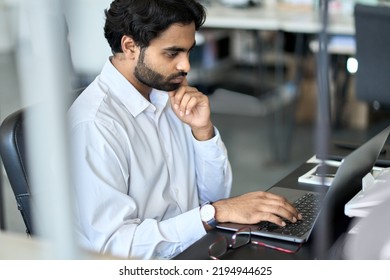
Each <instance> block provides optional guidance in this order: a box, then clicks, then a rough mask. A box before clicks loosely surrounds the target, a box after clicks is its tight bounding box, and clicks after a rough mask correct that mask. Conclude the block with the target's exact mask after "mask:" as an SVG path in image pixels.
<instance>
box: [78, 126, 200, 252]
mask: <svg viewBox="0 0 390 280" xmlns="http://www.w3.org/2000/svg"><path fill="white" fill-rule="evenodd" d="M112 131H116V133H113V132H112ZM117 131H118V128H116V129H109V128H107V127H104V126H101V125H96V124H91V123H88V124H86V123H83V124H79V125H78V126H77V127H75V128H73V129H72V143H73V145H72V146H73V154H72V158H73V161H74V162H73V163H74V164H73V176H74V178H73V179H74V192H75V202H76V203H75V204H76V207H75V208H76V211H75V217H76V219H75V222H76V228H77V234H78V236H79V240H80V243H81V245H82V246H85V247H86V248H88V249H91V250H93V251H98V252H100V253H109V254H112V255H114V256H119V257H124V258H129V257H130V258H135V259H170V258H172V257H174V256H176V255H177V254H179V253H180V252H182V251H183V250H185V249H186V248H188V247H189V246H190V245H191V244H193V243H194V242H195V241H197V240H198V239H200V238H201V237H202V236H204V235H205V234H206V231H205V229H204V227H203V224H202V222H201V219H200V214H199V207H196V208H194V209H192V210H189V211H186V212H184V213H182V214H180V215H177V216H175V217H172V218H170V219H166V220H163V221H159V220H157V219H152V218H145V219H143V220H142V219H140V218H139V217H138V205H137V201H135V199H133V198H132V197H131V196H129V195H128V188H129V186H128V176H129V174H128V173H127V172H128V171H127V170H129V166H127V165H128V164H129V163H128V161H127V160H126V159H125V158H124V157H125V154H126V150H123V149H126V145H123V141H126V139H124V138H121V137H120V133H117ZM74 143H77V145H75V144H74ZM156 203H158V202H156ZM183 229H185V230H183Z"/></svg>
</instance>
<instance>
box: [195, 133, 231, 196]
mask: <svg viewBox="0 0 390 280" xmlns="http://www.w3.org/2000/svg"><path fill="white" fill-rule="evenodd" d="M214 132H215V136H214V137H213V138H211V139H210V140H207V141H198V140H196V139H195V138H194V137H193V142H194V147H195V161H196V175H197V183H198V189H199V199H200V201H201V203H203V202H206V201H216V200H220V199H222V198H227V197H229V196H230V192H231V188H232V180H233V175H232V170H231V166H230V162H229V160H228V153H227V149H226V147H225V144H224V143H223V141H222V139H221V135H220V133H219V131H218V129H217V128H216V127H214Z"/></svg>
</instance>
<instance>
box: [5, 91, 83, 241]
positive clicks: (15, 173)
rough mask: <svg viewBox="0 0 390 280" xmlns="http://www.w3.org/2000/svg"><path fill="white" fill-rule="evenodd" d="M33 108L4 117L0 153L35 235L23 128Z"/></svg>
mask: <svg viewBox="0 0 390 280" xmlns="http://www.w3.org/2000/svg"><path fill="white" fill-rule="evenodd" d="M83 90H84V88H79V89H76V90H74V91H72V95H71V98H70V100H71V101H73V100H74V99H76V97H77V96H78V95H79V94H80V93H81V92H82V91H83ZM69 105H70V104H69ZM36 109H37V105H34V106H31V107H27V108H22V109H19V110H17V111H16V112H14V113H12V114H10V115H9V116H8V117H6V118H5V119H4V121H3V123H2V124H1V126H0V156H1V159H2V161H3V165H4V168H5V171H6V173H7V176H8V180H9V182H10V185H11V188H12V190H13V193H14V195H15V199H16V203H17V207H18V209H19V211H20V213H21V215H22V218H23V221H24V224H25V226H26V233H27V234H28V235H34V234H35V230H34V223H33V220H32V216H33V214H32V210H33V209H32V207H31V198H32V195H31V185H30V180H29V174H28V163H29V161H28V159H27V153H26V146H25V144H26V137H25V129H24V128H25V118H26V116H27V115H28V114H29V113H30V112H31V110H36Z"/></svg>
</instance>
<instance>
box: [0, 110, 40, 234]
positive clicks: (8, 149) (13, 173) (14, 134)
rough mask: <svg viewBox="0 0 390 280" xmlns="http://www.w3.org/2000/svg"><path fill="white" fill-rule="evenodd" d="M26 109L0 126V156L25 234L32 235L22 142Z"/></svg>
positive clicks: (9, 117) (24, 151)
mask: <svg viewBox="0 0 390 280" xmlns="http://www.w3.org/2000/svg"><path fill="white" fill-rule="evenodd" d="M25 110H26V109H20V110H18V111H16V112H14V113H12V114H11V115H9V116H8V117H7V118H6V119H5V120H4V121H3V123H2V124H1V126H0V155H1V158H2V160H3V165H4V168H5V170H6V172H7V175H8V179H9V181H10V184H11V187H12V190H13V192H14V195H15V198H16V203H17V206H18V209H19V211H20V213H21V215H22V217H23V221H24V224H25V225H26V233H27V234H29V235H30V234H33V232H34V230H33V225H32V219H31V216H32V215H31V209H30V198H31V189H30V183H29V179H28V174H27V173H28V172H27V170H28V168H27V160H26V150H25V142H24V138H25V137H24V136H25V135H24V134H25V132H24V129H23V127H24V116H25Z"/></svg>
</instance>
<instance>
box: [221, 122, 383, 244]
mask: <svg viewBox="0 0 390 280" xmlns="http://www.w3.org/2000/svg"><path fill="white" fill-rule="evenodd" d="M389 132H390V126H389V127H387V128H386V129H384V130H382V131H381V132H380V133H378V134H377V135H376V136H374V137H373V138H371V139H370V140H369V141H367V142H366V143H364V144H363V145H362V146H360V147H359V148H357V149H356V150H354V151H353V152H351V153H350V154H349V155H347V156H346V157H344V159H343V160H342V161H341V164H340V166H339V167H338V169H337V171H336V173H335V175H334V178H333V180H332V183H331V185H330V186H329V187H326V186H323V187H322V186H319V187H318V188H317V189H318V191H307V190H301V189H295V188H285V187H280V186H277V185H275V186H273V187H271V188H270V189H268V190H267V192H272V193H275V194H278V195H281V196H284V197H285V198H287V199H288V200H289V201H290V202H292V203H293V204H294V205H296V207H297V209H299V211H300V213H301V214H302V216H303V219H302V220H301V221H298V222H297V223H295V224H293V223H291V222H288V221H286V223H287V225H286V226H285V227H280V226H277V225H275V224H273V223H270V222H260V223H259V224H255V225H243V224H236V223H220V224H218V226H217V228H219V229H224V230H230V231H237V230H238V229H240V228H242V227H244V226H248V227H250V228H251V233H252V234H253V235H257V236H262V237H269V238H275V239H278V240H284V241H291V242H295V243H304V242H306V241H307V240H308V239H309V237H310V235H311V233H312V231H313V228H314V226H315V224H316V221H317V220H318V217H319V215H320V213H321V212H323V213H326V215H322V216H326V217H327V219H328V220H327V222H328V223H329V224H332V223H333V222H331V221H332V220H331V219H332V218H333V217H336V214H337V215H344V205H345V204H346V203H347V202H348V201H349V200H350V199H351V198H352V197H353V196H354V195H355V194H356V193H358V192H359V191H360V189H361V181H362V178H363V177H364V176H365V175H366V174H367V173H369V172H371V170H372V169H373V167H374V165H375V163H376V161H377V159H378V156H379V154H380V153H381V151H382V148H383V146H384V144H385V142H386V140H387V138H388V136H389ZM321 190H322V191H321ZM306 200H308V201H306ZM302 205H303V206H305V207H304V208H301V206H302ZM324 207H325V208H324ZM305 208H306V210H305ZM339 210H340V211H339ZM339 212H340V213H341V214H340V213H339ZM332 215H334V216H332ZM321 221H323V220H321ZM332 226H334V225H329V228H332Z"/></svg>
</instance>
